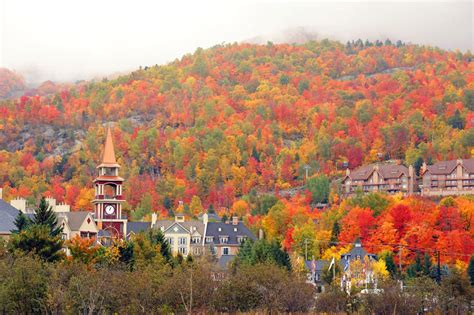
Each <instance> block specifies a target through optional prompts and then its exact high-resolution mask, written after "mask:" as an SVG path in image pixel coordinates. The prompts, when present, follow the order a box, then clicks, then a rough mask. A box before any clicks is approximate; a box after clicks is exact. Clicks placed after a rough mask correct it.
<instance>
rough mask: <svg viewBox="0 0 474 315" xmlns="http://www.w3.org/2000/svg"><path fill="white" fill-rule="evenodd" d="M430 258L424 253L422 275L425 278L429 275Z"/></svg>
mask: <svg viewBox="0 0 474 315" xmlns="http://www.w3.org/2000/svg"><path fill="white" fill-rule="evenodd" d="M431 266H432V264H431V257H430V255H428V253H425V257H424V258H423V274H424V275H425V276H429V275H430V274H431Z"/></svg>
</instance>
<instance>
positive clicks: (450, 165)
mask: <svg viewBox="0 0 474 315" xmlns="http://www.w3.org/2000/svg"><path fill="white" fill-rule="evenodd" d="M460 162H461V163H462V166H463V167H464V168H465V169H466V171H467V172H468V173H474V159H464V160H460ZM457 165H458V160H450V161H440V162H437V163H434V164H433V165H428V166H427V167H426V170H427V171H428V172H429V173H430V174H432V175H448V174H451V173H452V172H453V171H454V169H455V168H456V167H457Z"/></svg>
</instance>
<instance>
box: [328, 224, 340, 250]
mask: <svg viewBox="0 0 474 315" xmlns="http://www.w3.org/2000/svg"><path fill="white" fill-rule="evenodd" d="M339 233H341V228H340V227H339V222H337V221H336V222H334V224H333V225H332V231H331V240H330V241H331V243H330V246H335V245H337V243H338V242H339Z"/></svg>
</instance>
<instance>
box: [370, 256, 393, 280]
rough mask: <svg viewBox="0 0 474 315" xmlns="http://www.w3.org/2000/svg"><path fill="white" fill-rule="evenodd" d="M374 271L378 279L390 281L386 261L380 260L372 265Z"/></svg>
mask: <svg viewBox="0 0 474 315" xmlns="http://www.w3.org/2000/svg"><path fill="white" fill-rule="evenodd" d="M372 270H373V272H374V275H375V277H377V278H378V279H388V277H389V275H390V273H389V272H388V271H387V266H386V264H385V260H383V259H379V260H377V261H374V262H373V263H372Z"/></svg>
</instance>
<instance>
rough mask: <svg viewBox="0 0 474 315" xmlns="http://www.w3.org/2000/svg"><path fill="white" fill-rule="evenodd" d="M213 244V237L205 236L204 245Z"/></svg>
mask: <svg viewBox="0 0 474 315" xmlns="http://www.w3.org/2000/svg"><path fill="white" fill-rule="evenodd" d="M212 242H214V236H206V243H212Z"/></svg>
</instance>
